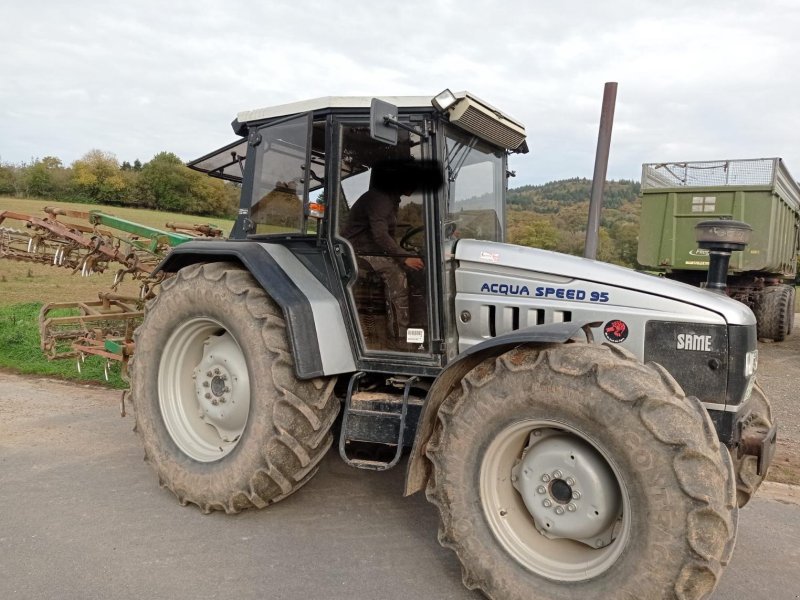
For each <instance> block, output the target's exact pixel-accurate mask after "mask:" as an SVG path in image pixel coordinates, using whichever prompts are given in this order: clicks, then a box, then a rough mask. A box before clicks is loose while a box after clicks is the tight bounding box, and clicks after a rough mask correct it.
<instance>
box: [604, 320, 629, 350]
mask: <svg viewBox="0 0 800 600" xmlns="http://www.w3.org/2000/svg"><path fill="white" fill-rule="evenodd" d="M603 335H605V336H606V339H607V340H608V341H609V342H611V343H612V344H620V343H622V342H624V341H625V340H627V339H628V326H627V325H626V324H625V321H620V320H619V319H614V320H613V321H609V322H608V323H606V324H605V325H603Z"/></svg>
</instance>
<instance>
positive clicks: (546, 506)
mask: <svg viewBox="0 0 800 600" xmlns="http://www.w3.org/2000/svg"><path fill="white" fill-rule="evenodd" d="M542 506H544V507H545V508H550V507H551V506H553V503H552V502H550V500H545V501H544V502H542Z"/></svg>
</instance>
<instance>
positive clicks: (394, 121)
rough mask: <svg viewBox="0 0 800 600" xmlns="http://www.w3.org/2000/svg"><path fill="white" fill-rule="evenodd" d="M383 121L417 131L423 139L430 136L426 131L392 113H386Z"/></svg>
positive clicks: (412, 131) (413, 131)
mask: <svg viewBox="0 0 800 600" xmlns="http://www.w3.org/2000/svg"><path fill="white" fill-rule="evenodd" d="M383 122H384V123H385V124H386V125H394V126H395V127H398V128H400V129H405V130H406V131H410V132H411V133H416V134H417V135H418V136H420V137H421V138H422V139H425V140H427V139H428V137H429V135H428V134H427V133H426V132H424V131H422V130H420V129H417V128H416V127H412V126H411V125H406V124H405V123H401V122H400V121H398V120H397V119H395V118H394V117H392V116H391V115H385V116H384V117H383Z"/></svg>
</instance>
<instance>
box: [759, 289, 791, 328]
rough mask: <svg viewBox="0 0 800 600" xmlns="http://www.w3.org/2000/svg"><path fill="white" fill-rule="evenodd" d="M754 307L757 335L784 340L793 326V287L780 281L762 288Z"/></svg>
mask: <svg viewBox="0 0 800 600" xmlns="http://www.w3.org/2000/svg"><path fill="white" fill-rule="evenodd" d="M755 308H756V310H755V311H754V312H755V315H756V322H757V327H758V337H759V338H760V339H765V340H773V341H775V342H782V341H783V340H785V339H786V336H787V335H789V333H790V332H791V328H792V327H793V326H794V288H792V286H789V285H786V284H783V283H782V284H779V285H773V286H770V287H768V288H766V289H764V291H763V292H762V293H761V298H760V300H759V302H758V303H757V304H756V307H755Z"/></svg>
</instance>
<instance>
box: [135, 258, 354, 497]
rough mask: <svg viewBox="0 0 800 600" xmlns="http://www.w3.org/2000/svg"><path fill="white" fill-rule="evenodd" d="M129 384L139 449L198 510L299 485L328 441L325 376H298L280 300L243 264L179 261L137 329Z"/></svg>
mask: <svg viewBox="0 0 800 600" xmlns="http://www.w3.org/2000/svg"><path fill="white" fill-rule="evenodd" d="M135 340H136V355H135V357H134V364H133V368H132V379H131V384H132V385H131V391H132V398H133V402H134V406H135V409H136V430H137V431H138V433H139V435H140V436H141V438H142V443H143V445H144V450H145V459H146V460H147V461H148V462H149V463H150V464H151V465H152V466H153V468H154V469H155V470H156V472H157V474H158V478H159V481H160V482H161V484H162V485H164V486H165V487H167V488H169V489H170V490H171V491H172V492H173V493H174V494H175V495H176V496H177V497H178V499H179V500H180V501H181V503H183V504H186V503H188V502H191V503H193V504H196V505H198V506H199V507H200V508H201V509H202V510H203V511H204V512H210V511H212V510H224V511H226V512H238V511H240V510H242V509H244V508H250V507H263V506H266V505H268V504H271V503H273V502H276V501H278V500H280V499H282V498H284V497H286V496H288V495H289V494H291V493H293V492H294V491H296V490H297V489H299V488H300V487H301V486H302V485H303V484H305V483H306V482H307V481H308V480H309V479H310V478H311V477H312V476H313V475H314V473H316V470H317V465H318V463H319V462H320V460H322V457H323V456H324V455H325V452H326V451H327V450H328V448H329V447H330V445H331V443H332V437H331V434H330V428H331V425H332V424H333V421H334V420H335V418H336V415H337V413H338V410H339V404H338V401H337V400H336V398H335V397H334V396H333V383H334V381H333V380H329V379H311V380H299V379H297V378H296V376H295V373H294V362H293V359H292V354H291V352H290V350H289V345H288V340H287V334H286V324H285V322H284V320H283V316H282V314H281V311H280V309H279V308H278V307H277V306H276V305H275V303H274V302H273V301H272V300H271V299H270V298H269V296H267V294H266V293H265V292H264V290H263V289H262V288H261V287H260V286H259V285H258V283H257V282H256V281H255V280H254V279H253V278H252V276H251V275H250V274H249V273H248V272H247V271H245V270H243V269H241V268H238V267H237V266H236V265H233V264H227V263H211V264H205V265H193V266H190V267H186V268H184V269H182V270H181V271H179V272H178V274H177V275H176V276H175V277H173V278H170V279H168V280H167V281H165V282H164V284H163V285H162V288H161V291H160V293H159V294H158V296H157V297H156V298H155V300H153V302H152V303H151V304H150V305H149V306H148V310H147V315H146V317H145V320H144V322H143V324H142V325H141V327H140V328H139V329H138V330H137V331H136V335H135Z"/></svg>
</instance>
